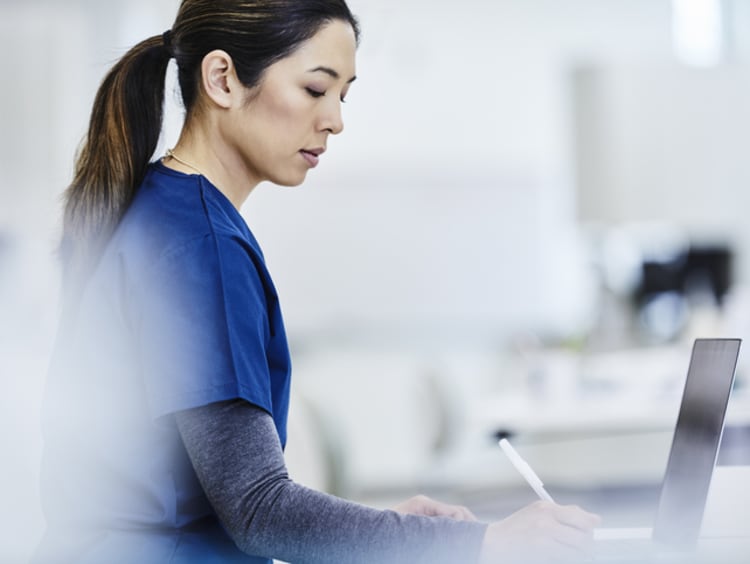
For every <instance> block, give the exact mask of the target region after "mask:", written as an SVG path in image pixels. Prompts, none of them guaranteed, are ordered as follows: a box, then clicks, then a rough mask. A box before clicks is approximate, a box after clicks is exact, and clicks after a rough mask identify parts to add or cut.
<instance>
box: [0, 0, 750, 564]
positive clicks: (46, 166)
mask: <svg viewBox="0 0 750 564" xmlns="http://www.w3.org/2000/svg"><path fill="white" fill-rule="evenodd" d="M177 4H178V2H177V0H169V1H158V2H157V1H147V0H138V1H135V0H127V1H125V0H122V1H116V0H109V1H104V0H79V1H77V2H76V1H74V0H70V1H65V2H57V1H53V0H49V1H42V0H37V1H30V0H27V1H22V0H5V1H3V2H0V47H2V48H1V49H0V71H1V72H2V74H3V85H4V88H3V89H1V90H0V127H1V128H2V130H1V133H0V173H2V178H3V181H2V183H0V233H4V234H5V236H6V237H7V238H8V240H9V241H11V248H12V252H10V251H9V252H8V253H6V255H3V256H5V257H6V258H4V259H2V260H3V262H2V263H0V267H1V268H2V269H4V270H3V271H0V308H1V309H0V338H1V339H2V341H0V378H2V382H3V383H4V384H5V393H4V394H2V396H0V397H1V399H0V412H2V413H3V416H2V417H3V419H2V425H0V441H1V444H0V450H2V452H4V453H10V455H9V456H8V460H11V461H12V464H10V465H8V464H4V465H3V468H2V470H1V471H0V472H1V474H0V483H2V484H3V485H4V487H3V492H2V496H0V497H2V499H3V500H4V505H3V508H2V509H0V531H2V532H1V533H0V535H2V536H1V537H0V547H2V548H1V549H0V560H3V559H5V560H8V559H9V560H13V559H14V558H15V557H16V556H18V555H23V554H24V553H25V551H27V549H28V548H27V547H28V543H29V542H30V541H31V540H33V539H34V538H35V537H36V535H38V531H39V527H40V525H41V518H40V515H39V510H38V506H37V498H36V496H37V492H36V471H37V470H36V468H37V463H38V456H39V447H40V444H39V435H38V424H37V414H38V398H39V390H40V389H41V382H42V377H43V373H44V365H45V362H46V354H47V352H48V350H49V346H50V343H51V340H52V336H53V333H54V317H55V311H56V310H55V307H56V304H55V294H56V290H55V288H56V271H55V263H54V260H53V259H52V257H51V253H52V250H53V247H54V242H55V239H56V234H57V232H56V229H57V224H58V219H57V218H58V216H59V213H58V212H59V205H58V197H59V194H60V192H61V190H62V188H63V187H64V186H65V184H66V182H67V181H68V179H69V178H70V173H71V169H72V155H73V153H74V150H75V147H76V145H77V143H78V142H79V140H80V138H81V136H82V135H83V133H84V130H85V124H86V121H87V117H88V112H89V110H90V106H91V102H92V100H93V96H94V92H95V89H96V86H97V84H98V82H99V80H100V79H101V78H102V76H103V73H104V72H105V70H106V68H107V67H108V66H109V64H110V63H111V62H113V61H114V60H115V59H116V58H117V57H118V56H119V55H120V54H122V53H123V52H124V50H125V48H126V47H128V46H130V45H131V44H133V43H134V42H136V41H138V40H140V39H143V38H145V37H147V36H150V35H154V34H158V33H161V32H163V31H164V30H165V29H167V28H168V27H169V26H170V24H171V20H172V17H173V14H174V11H175V8H176V6H177ZM736 4H737V6H736V11H735V14H736V16H735V20H734V21H733V24H734V25H735V26H736V31H737V33H735V37H736V38H737V39H736V51H735V52H734V55H735V57H736V58H737V59H739V60H745V61H746V60H747V57H746V53H747V52H748V51H750V45H748V43H747V41H746V39H745V37H747V34H744V33H741V32H744V31H746V30H747V29H748V27H750V26H749V25H748V24H747V22H748V21H750V10H748V9H747V6H746V5H744V4H743V3H742V2H736ZM351 6H352V8H353V10H354V11H355V12H356V13H357V14H359V16H360V19H361V21H362V27H363V41H362V46H361V48H360V52H359V61H358V74H359V79H358V81H357V83H356V85H355V86H354V87H353V88H352V91H351V94H350V97H349V102H348V103H347V106H346V109H345V119H346V123H347V130H346V132H345V134H344V135H343V136H342V137H341V138H338V139H335V140H332V142H331V144H330V145H331V146H330V149H331V150H330V151H329V152H328V153H327V154H326V156H325V158H324V160H323V163H322V164H321V167H320V168H319V169H318V170H316V171H314V173H312V174H311V175H310V179H309V182H307V184H306V186H304V187H301V188H296V189H293V190H286V189H279V188H275V187H269V186H265V187H262V188H260V189H259V190H258V191H257V193H256V194H254V195H253V196H252V197H251V199H250V201H249V203H248V204H247V206H246V208H245V210H244V211H245V214H246V216H247V217H248V218H249V220H250V222H251V224H252V226H253V228H254V229H255V231H256V233H257V235H258V237H259V239H260V240H261V242H262V244H263V245H264V247H265V250H266V255H267V258H268V262H269V265H270V266H271V268H272V270H273V272H274V273H275V278H276V282H277V285H278V286H279V290H280V292H281V294H282V299H283V306H284V309H285V312H286V314H287V318H288V325H289V332H290V335H291V336H292V337H293V338H294V339H295V340H297V341H299V342H304V340H305V339H306V338H307V337H310V336H314V334H313V333H314V331H315V330H323V331H330V332H335V331H336V330H337V329H338V328H341V327H344V328H345V329H346V330H351V331H355V332H356V331H364V330H365V329H364V328H365V327H366V326H373V327H375V329H374V331H375V332H379V331H381V332H382V331H392V329H393V327H394V326H396V325H400V326H403V325H406V326H407V327H406V329H405V330H404V331H405V332H406V333H408V332H409V331H410V329H411V330H424V329H425V328H429V330H431V331H433V332H434V333H435V334H436V335H443V336H445V335H447V336H448V337H449V338H450V339H455V338H457V337H460V335H468V336H469V337H470V338H478V339H480V340H481V339H485V338H486V339H489V341H494V340H495V337H496V336H502V335H505V334H509V333H513V332H514V331H517V330H519V329H521V328H533V329H541V330H548V331H555V332H563V333H565V332H574V333H575V332H576V331H580V330H581V328H582V327H584V328H585V326H586V322H587V319H588V317H589V315H590V313H591V312H590V308H591V307H592V306H593V303H592V301H591V296H592V292H591V287H590V280H589V279H588V277H587V271H586V268H585V264H584V261H585V257H584V256H582V254H581V253H582V251H581V247H580V245H579V232H578V229H577V225H576V221H575V219H576V216H575V213H576V212H575V186H574V182H573V181H574V166H573V149H572V145H571V140H572V117H571V113H570V108H571V106H572V102H571V99H570V83H569V74H568V71H569V70H570V69H572V68H574V67H576V66H577V65H579V64H581V63H596V64H601V65H606V64H614V63H616V64H622V63H629V64H638V63H639V62H643V61H648V62H653V61H668V60H670V59H671V57H672V55H671V40H670V37H669V33H670V20H669V18H670V11H669V2H668V1H667V0H566V1H560V0H497V1H490V0H465V1H464V2H460V3H459V2H455V1H453V2H448V1H438V0H411V1H403V0H379V1H377V2H373V1H371V0H352V1H351ZM169 112H170V113H169V119H168V127H167V134H166V138H167V139H166V141H165V143H164V144H165V145H168V144H170V143H171V142H172V141H173V140H174V138H175V136H176V133H177V129H178V127H179V110H177V109H176V108H174V107H171V108H170V110H169ZM749 237H750V236H749ZM370 323H372V325H370ZM488 335H489V337H488ZM482 342H484V341H482ZM6 555H7V556H8V558H5V556H6Z"/></svg>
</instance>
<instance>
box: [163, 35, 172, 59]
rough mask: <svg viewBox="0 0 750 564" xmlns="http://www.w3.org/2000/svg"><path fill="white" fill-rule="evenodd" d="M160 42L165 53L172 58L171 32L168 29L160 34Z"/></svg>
mask: <svg viewBox="0 0 750 564" xmlns="http://www.w3.org/2000/svg"><path fill="white" fill-rule="evenodd" d="M161 40H162V43H163V44H164V49H166V51H167V53H169V55H170V56H174V52H173V50H172V30H171V29H168V30H167V31H165V32H164V33H162V35H161Z"/></svg>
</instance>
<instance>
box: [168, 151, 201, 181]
mask: <svg viewBox="0 0 750 564" xmlns="http://www.w3.org/2000/svg"><path fill="white" fill-rule="evenodd" d="M165 156H166V157H168V158H170V159H174V160H176V161H177V162H178V163H181V164H183V165H185V166H186V167H188V168H192V169H193V170H194V171H195V172H197V173H198V174H200V175H201V176H206V175H205V174H203V173H202V172H201V171H200V169H199V168H198V167H197V166H195V165H191V164H190V163H189V162H187V161H183V160H182V159H181V158H180V157H178V156H177V155H175V154H174V151H173V150H172V149H167V153H166V155H165Z"/></svg>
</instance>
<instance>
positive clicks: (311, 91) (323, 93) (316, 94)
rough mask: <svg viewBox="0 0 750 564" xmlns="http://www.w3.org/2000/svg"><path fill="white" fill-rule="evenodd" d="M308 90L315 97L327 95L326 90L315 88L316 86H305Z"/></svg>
mask: <svg viewBox="0 0 750 564" xmlns="http://www.w3.org/2000/svg"><path fill="white" fill-rule="evenodd" d="M305 90H307V93H308V94H309V95H310V96H312V97H313V98H320V97H321V96H325V95H326V93H325V92H321V91H320V90H315V89H314V88H305Z"/></svg>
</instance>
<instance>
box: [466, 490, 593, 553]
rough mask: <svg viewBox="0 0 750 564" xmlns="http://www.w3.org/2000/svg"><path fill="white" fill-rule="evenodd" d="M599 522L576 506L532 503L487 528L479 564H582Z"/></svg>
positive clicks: (543, 502) (541, 502)
mask: <svg viewBox="0 0 750 564" xmlns="http://www.w3.org/2000/svg"><path fill="white" fill-rule="evenodd" d="M600 521H601V519H600V518H599V516H598V515H594V514H593V513H588V512H587V511H584V510H583V509H581V508H579V507H576V506H572V505H567V506H562V505H556V504H554V503H551V502H548V501H538V502H535V503H532V504H531V505H528V506H526V507H524V508H523V509H521V510H520V511H517V512H516V513H513V514H512V515H510V516H509V517H507V518H506V519H503V520H502V521H498V522H496V523H492V524H491V525H489V526H488V527H487V532H486V533H485V536H484V543H483V545H482V555H481V559H480V563H481V564H493V563H495V562H503V563H516V562H517V563H523V564H527V563H542V562H544V563H548V562H567V561H570V562H580V561H582V560H585V559H586V557H587V556H589V550H590V544H591V542H592V541H593V529H594V527H596V526H597V525H598V524H599V523H600Z"/></svg>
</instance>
